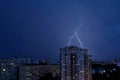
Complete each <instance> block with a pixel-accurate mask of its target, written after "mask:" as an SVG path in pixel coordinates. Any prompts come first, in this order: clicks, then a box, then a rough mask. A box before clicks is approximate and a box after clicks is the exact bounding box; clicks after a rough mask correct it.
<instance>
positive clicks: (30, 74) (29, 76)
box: [19, 64, 60, 80]
mask: <svg viewBox="0 0 120 80" xmlns="http://www.w3.org/2000/svg"><path fill="white" fill-rule="evenodd" d="M49 73H51V74H52V76H53V77H56V76H57V77H59V76H60V65H54V64H46V65H41V64H28V65H22V66H20V67H19V80H42V77H44V76H45V75H46V74H49ZM49 80H51V79H49Z"/></svg>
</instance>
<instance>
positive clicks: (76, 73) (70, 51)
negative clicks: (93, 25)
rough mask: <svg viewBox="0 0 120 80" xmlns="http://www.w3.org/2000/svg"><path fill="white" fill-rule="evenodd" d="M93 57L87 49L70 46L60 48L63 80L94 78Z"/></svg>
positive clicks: (89, 79) (87, 79)
mask: <svg viewBox="0 0 120 80" xmlns="http://www.w3.org/2000/svg"><path fill="white" fill-rule="evenodd" d="M91 62H92V57H91V56H90V55H88V54H87V49H83V48H79V47H75V46H68V47H64V48H61V49H60V71H61V72H60V74H61V80H92V69H91V68H92V67H91Z"/></svg>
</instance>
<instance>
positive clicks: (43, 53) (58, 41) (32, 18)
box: [0, 0, 120, 60]
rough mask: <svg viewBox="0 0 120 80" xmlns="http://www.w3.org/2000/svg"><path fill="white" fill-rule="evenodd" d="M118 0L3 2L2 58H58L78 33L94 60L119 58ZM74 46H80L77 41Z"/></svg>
mask: <svg viewBox="0 0 120 80" xmlns="http://www.w3.org/2000/svg"><path fill="white" fill-rule="evenodd" d="M119 3H120V1H119V0H109V1H108V0H101V1H96V0H92V1H89V0H86V1H84V0H74V1H72V0H70V1H68V0H61V1H56V0H46V1H44V0H39V1H33V0H20V1H19V0H13V1H9V0H1V1H0V10H1V13H0V17H1V18H0V37H1V38H0V54H1V55H0V58H8V57H16V56H18V57H30V58H34V59H36V58H42V59H44V58H50V59H52V58H56V57H59V48H61V47H65V46H67V43H68V42H69V37H70V36H71V35H72V34H73V33H74V31H75V29H76V28H77V27H79V24H81V23H82V26H81V27H80V28H79V30H78V36H79V37H80V39H81V41H82V43H83V45H84V47H85V48H87V49H88V53H89V54H91V55H92V56H93V59H100V60H102V59H106V60H109V59H110V60H112V59H115V58H118V57H119V56H120V55H119V53H120V50H119V48H120V43H119V40H120V31H119V29H120V11H119V10H120V5H119ZM72 44H75V46H80V45H79V43H78V41H77V40H76V39H72Z"/></svg>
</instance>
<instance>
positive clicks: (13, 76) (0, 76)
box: [0, 58, 31, 80]
mask: <svg viewBox="0 0 120 80" xmlns="http://www.w3.org/2000/svg"><path fill="white" fill-rule="evenodd" d="M30 61H31V60H30V59H29V58H10V59H0V80H18V78H19V74H18V72H19V70H18V67H19V66H21V65H22V64H29V63H30Z"/></svg>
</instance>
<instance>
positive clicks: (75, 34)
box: [67, 24, 83, 48]
mask: <svg viewBox="0 0 120 80" xmlns="http://www.w3.org/2000/svg"><path fill="white" fill-rule="evenodd" d="M80 26H81V24H80ZM79 28H80V27H77V28H76V30H75V32H74V33H73V34H72V35H71V36H70V38H69V42H68V44H67V46H70V44H71V41H72V39H73V38H74V37H76V38H77V40H78V42H79V44H80V46H81V47H82V48H83V44H82V41H81V39H80V38H79V36H78V33H77V31H78V30H79Z"/></svg>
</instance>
